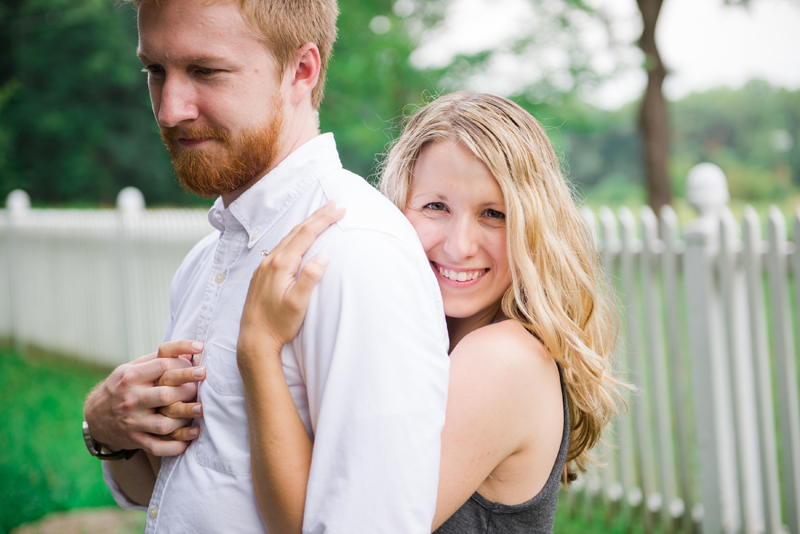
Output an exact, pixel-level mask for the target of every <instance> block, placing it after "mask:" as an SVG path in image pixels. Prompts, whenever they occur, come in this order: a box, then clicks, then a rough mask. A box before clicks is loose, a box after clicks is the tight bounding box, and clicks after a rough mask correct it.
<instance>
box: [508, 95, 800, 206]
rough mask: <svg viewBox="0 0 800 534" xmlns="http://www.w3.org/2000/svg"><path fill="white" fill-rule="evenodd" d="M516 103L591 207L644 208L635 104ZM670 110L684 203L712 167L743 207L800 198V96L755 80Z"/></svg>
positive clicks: (674, 167) (677, 187) (675, 175)
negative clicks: (691, 180) (703, 167)
mask: <svg viewBox="0 0 800 534" xmlns="http://www.w3.org/2000/svg"><path fill="white" fill-rule="evenodd" d="M515 100H516V101H517V102H519V103H520V104H522V105H523V106H524V107H526V109H528V110H530V111H531V113H533V115H534V116H535V117H536V118H537V119H539V121H540V122H541V123H542V124H543V125H544V126H545V128H546V129H547V132H548V135H549V137H550V139H551V140H552V142H553V145H554V147H555V148H556V151H557V152H559V153H560V154H561V155H562V157H563V161H564V170H565V174H566V175H567V176H569V177H570V178H571V180H572V182H573V183H574V184H575V186H576V188H577V190H578V194H579V196H581V195H583V196H585V197H586V199H587V202H589V204H590V205H592V206H599V205H602V204H608V205H611V206H620V205H623V204H625V205H630V204H641V203H642V202H644V200H645V196H644V190H643V187H642V179H641V177H642V175H643V162H642V155H641V147H640V144H641V140H640V137H639V132H638V130H637V128H636V104H635V103H631V104H629V105H627V106H624V107H623V108H621V109H619V110H615V111H609V110H602V109H597V108H593V107H591V106H589V105H587V104H585V103H583V102H581V101H580V100H579V99H577V98H574V97H571V96H565V97H564V98H562V99H561V100H560V101H556V102H555V103H549V104H542V103H536V102H535V101H531V100H530V99H529V98H528V97H526V96H525V95H522V96H519V97H517V98H515ZM669 110H670V114H671V117H670V119H671V131H672V146H671V156H672V162H671V167H670V175H671V180H672V187H673V191H674V192H675V194H676V196H678V197H682V196H684V193H685V189H686V187H685V186H686V174H687V173H688V172H689V169H691V168H692V167H693V166H694V165H696V164H698V163H701V162H704V161H708V162H711V163H714V164H716V165H719V166H720V167H721V168H722V170H723V171H724V172H725V174H726V176H727V178H728V187H729V190H730V194H731V197H732V198H733V199H736V200H738V201H745V202H766V201H779V200H782V199H785V198H787V197H789V196H796V195H798V194H800V91H789V90H786V89H777V88H774V87H771V86H770V85H769V84H768V83H767V82H764V81H761V80H753V81H750V82H748V83H747V84H745V85H744V86H743V87H741V88H740V89H714V90H711V91H707V92H704V93H695V94H691V95H688V96H687V97H685V98H683V99H681V100H679V101H676V102H671V103H670V104H669Z"/></svg>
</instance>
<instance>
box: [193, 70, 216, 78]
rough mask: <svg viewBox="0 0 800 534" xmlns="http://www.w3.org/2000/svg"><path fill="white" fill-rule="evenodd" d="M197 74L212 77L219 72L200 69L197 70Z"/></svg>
mask: <svg viewBox="0 0 800 534" xmlns="http://www.w3.org/2000/svg"><path fill="white" fill-rule="evenodd" d="M195 72H196V73H197V74H202V75H203V76H211V75H212V74H214V73H215V72H217V71H216V69H204V68H198V69H196V70H195Z"/></svg>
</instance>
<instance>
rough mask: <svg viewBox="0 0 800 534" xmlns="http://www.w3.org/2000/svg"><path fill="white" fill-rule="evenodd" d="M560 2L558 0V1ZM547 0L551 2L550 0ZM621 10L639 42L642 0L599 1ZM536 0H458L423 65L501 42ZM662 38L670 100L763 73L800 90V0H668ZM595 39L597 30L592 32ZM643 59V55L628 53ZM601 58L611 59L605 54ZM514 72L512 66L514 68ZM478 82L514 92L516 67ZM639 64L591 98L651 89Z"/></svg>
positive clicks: (631, 95) (519, 27)
mask: <svg viewBox="0 0 800 534" xmlns="http://www.w3.org/2000/svg"><path fill="white" fill-rule="evenodd" d="M551 1H553V0H551ZM545 3H546V2H545ZM592 3H594V4H596V5H602V6H603V8H604V9H606V10H608V12H609V13H610V14H611V15H612V16H613V20H614V21H615V32H616V33H617V35H618V38H620V39H622V40H624V41H625V42H633V41H634V40H635V39H636V37H637V36H638V35H639V34H640V32H641V19H640V16H639V13H638V10H637V8H636V3H635V0H594V2H592ZM529 5H530V4H529V0H452V5H451V6H450V9H449V11H448V16H447V19H446V21H445V24H444V26H443V28H442V30H441V32H439V33H438V34H437V35H436V36H435V37H434V38H432V39H431V40H429V41H428V42H426V43H425V44H424V45H423V46H422V47H421V48H420V49H419V50H418V51H417V52H416V54H415V56H414V59H415V61H416V63H418V64H425V65H441V64H443V63H446V62H447V61H448V60H449V59H450V58H451V57H452V56H453V55H454V54H455V53H458V52H464V53H470V52H478V51H480V50H483V49H487V48H490V47H493V46H497V45H500V44H501V43H502V42H503V41H504V40H505V39H506V38H507V36H509V35H514V34H516V33H517V32H524V30H525V28H526V27H528V28H529V27H530V24H531V20H532V19H531V16H530V8H529ZM658 24H659V25H658V33H657V39H658V44H659V49H660V51H661V55H662V58H663V60H664V62H665V64H666V65H667V67H668V68H669V69H670V71H671V74H670V76H669V77H668V78H667V81H666V82H665V91H666V93H667V97H668V98H672V99H675V98H680V97H682V96H685V95H686V94H688V93H691V92H693V91H702V90H706V89H709V88H712V87H718V86H721V85H725V86H730V87H738V86H741V85H742V84H743V83H744V82H746V81H747V80H749V79H752V78H755V77H759V78H764V79H766V80H768V81H769V82H771V83H772V84H773V85H778V86H782V87H787V88H790V89H798V88H800V1H798V0H752V6H751V7H750V8H749V9H744V8H740V7H730V6H724V5H723V0H665V1H664V6H663V8H662V12H661V16H660V19H659V23H658ZM586 35H587V39H591V31H590V29H588V30H587V32H586ZM627 57H628V59H629V61H631V62H632V63H633V64H637V63H638V62H639V61H640V59H639V58H640V57H641V55H640V54H639V53H638V51H636V50H635V49H632V50H629V51H628V52H627ZM599 60H600V61H601V62H603V61H605V62H606V63H607V62H608V61H609V58H603V57H601V58H599ZM508 68H509V69H512V70H513V67H512V66H509V67H508ZM493 78H495V80H493V81H491V82H489V81H486V80H483V81H477V82H476V85H478V87H474V88H475V89H478V90H489V91H496V92H509V91H512V90H513V85H514V83H515V82H514V80H515V79H519V77H518V76H516V75H515V74H514V73H513V72H511V71H507V72H506V73H505V74H504V75H500V76H494V77H493ZM645 83H646V79H645V76H644V73H643V72H642V71H641V70H639V69H632V70H631V71H630V72H629V73H627V74H625V75H623V76H620V77H619V78H618V79H616V80H614V81H612V82H610V83H608V84H607V85H606V86H604V87H602V88H600V89H599V90H598V91H595V92H593V93H592V94H588V95H586V96H587V99H588V100H589V101H591V102H593V103H595V104H597V105H600V106H603V107H609V108H613V107H618V106H620V105H621V104H624V103H626V102H629V101H631V100H633V99H635V98H637V97H638V96H639V95H641V93H642V91H643V90H644V86H645Z"/></svg>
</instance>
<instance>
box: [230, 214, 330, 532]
mask: <svg viewBox="0 0 800 534" xmlns="http://www.w3.org/2000/svg"><path fill="white" fill-rule="evenodd" d="M343 215H344V210H335V207H334V206H333V205H332V204H329V205H326V206H325V207H323V208H321V209H320V210H318V211H316V212H315V213H314V214H313V215H311V217H309V218H308V219H306V220H305V221H304V222H303V223H301V224H300V225H298V226H297V227H296V228H295V229H294V230H292V232H290V233H289V235H288V236H286V238H284V239H283V240H282V241H281V243H280V244H279V245H278V246H277V247H275V249H273V251H272V252H271V253H270V254H269V256H267V257H266V258H265V259H264V260H263V261H262V262H261V265H260V266H259V267H258V269H256V271H255V273H254V274H253V279H252V281H251V282H250V288H249V290H248V293H247V301H246V302H245V306H244V310H243V312H242V321H241V325H240V333H239V340H238V345H237V361H238V365H239V371H240V374H241V375H242V382H243V384H244V394H245V407H246V410H247V426H248V431H249V434H250V463H251V467H252V473H253V488H254V490H255V496H256V502H257V504H258V509H259V512H260V513H261V517H262V519H263V520H264V524H265V525H266V526H267V530H269V531H270V532H273V533H276V534H296V533H300V532H301V531H302V527H303V508H304V506H305V498H306V488H307V486H308V475H309V470H310V468H311V453H312V444H311V439H310V438H309V436H308V434H307V433H306V429H305V426H304V425H303V422H302V420H301V419H300V415H299V414H298V412H297V407H296V406H295V404H294V400H293V399H292V396H291V393H290V392H289V387H288V385H287V384H286V379H285V377H284V375H283V364H282V362H281V347H283V345H284V344H285V343H288V342H289V341H291V340H292V339H293V338H294V337H295V336H296V335H297V333H298V331H299V330H300V326H301V325H302V323H303V318H304V317H305V312H306V309H307V307H308V301H309V299H310V297H311V290H312V289H313V287H314V285H315V284H316V283H317V281H319V279H320V277H322V274H323V272H324V271H325V266H326V263H327V261H326V259H325V258H319V257H317V258H314V259H312V260H311V261H309V262H308V263H307V264H306V265H305V267H303V269H300V264H301V261H302V257H303V255H304V254H305V253H306V252H307V251H308V249H309V248H310V247H311V245H312V244H313V242H314V239H316V237H317V236H318V235H319V234H321V233H322V232H323V231H324V230H325V229H326V228H328V226H330V225H331V224H333V223H334V222H336V221H338V220H339V219H341V218H342V216H343ZM298 271H299V272H298Z"/></svg>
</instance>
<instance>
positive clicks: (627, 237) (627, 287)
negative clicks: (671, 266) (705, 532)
mask: <svg viewBox="0 0 800 534" xmlns="http://www.w3.org/2000/svg"><path fill="white" fill-rule="evenodd" d="M618 216H619V223H620V228H621V230H622V232H621V233H622V250H621V252H620V275H621V277H622V288H623V294H624V297H623V298H624V300H625V302H626V305H625V333H626V335H627V342H628V345H627V352H628V364H629V365H630V370H631V375H632V376H631V382H632V383H633V384H635V385H636V386H637V387H638V388H639V389H640V390H643V388H644V387H645V385H646V380H647V375H646V370H645V368H644V361H643V360H644V358H643V355H642V348H641V347H642V344H641V341H640V339H641V336H640V334H639V324H638V320H637V318H638V317H640V316H641V314H640V313H639V306H638V304H637V301H636V290H635V279H636V273H635V270H634V265H635V262H636V257H637V256H638V255H639V254H638V252H639V251H638V250H637V249H638V248H639V244H638V243H637V242H636V238H635V232H636V221H635V219H634V217H633V213H631V210H629V209H628V208H625V207H623V208H621V209H620V210H619V214H618ZM647 401H648V399H647V397H646V396H644V395H641V396H639V397H637V399H636V401H635V402H634V403H633V407H632V408H633V424H634V431H635V435H634V444H635V448H636V460H637V461H636V466H637V468H638V470H639V482H640V486H639V489H640V490H641V500H642V502H641V506H642V515H643V520H644V530H645V532H646V533H649V532H652V530H653V518H652V514H651V513H650V512H649V509H648V505H649V504H650V503H651V502H652V501H651V497H652V495H653V494H654V493H655V483H654V481H653V476H652V470H651V466H652V462H653V460H652V454H651V451H650V447H649V440H650V436H651V433H650V431H649V425H648V421H647V414H648V412H649V403H648V402H647ZM632 496H633V497H634V500H636V494H635V493H634V494H633V495H632Z"/></svg>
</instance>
